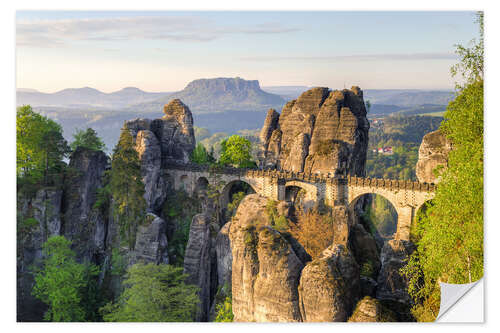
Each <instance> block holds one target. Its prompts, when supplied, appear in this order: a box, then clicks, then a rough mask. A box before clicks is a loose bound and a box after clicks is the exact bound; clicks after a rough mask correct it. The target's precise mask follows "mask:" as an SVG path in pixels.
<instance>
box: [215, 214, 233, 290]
mask: <svg viewBox="0 0 500 333" xmlns="http://www.w3.org/2000/svg"><path fill="white" fill-rule="evenodd" d="M230 230H231V222H228V223H226V224H224V226H223V227H222V228H221V229H220V231H219V233H218V234H217V239H216V240H215V252H216V254H217V281H218V285H219V287H221V286H224V285H226V284H227V285H228V286H229V288H231V275H232V263H233V255H232V252H231V240H230V239H229V232H230Z"/></svg>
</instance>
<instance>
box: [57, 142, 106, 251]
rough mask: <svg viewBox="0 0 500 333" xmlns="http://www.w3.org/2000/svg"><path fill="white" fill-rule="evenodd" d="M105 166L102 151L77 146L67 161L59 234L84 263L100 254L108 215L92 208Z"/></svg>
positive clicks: (102, 248) (103, 247) (101, 182)
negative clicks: (60, 232)
mask: <svg viewBox="0 0 500 333" xmlns="http://www.w3.org/2000/svg"><path fill="white" fill-rule="evenodd" d="M107 167H109V159H108V157H107V156H106V154H104V153H103V152H102V151H94V150H90V149H85V148H81V147H78V148H77V149H76V151H75V152H74V153H73V154H72V155H71V158H70V163H69V174H70V175H69V176H68V177H66V182H65V189H64V191H65V195H64V204H63V206H62V211H63V214H64V215H63V218H64V224H63V228H62V229H63V232H62V234H63V235H64V236H65V237H66V238H67V239H68V240H70V241H72V245H73V248H74V250H75V251H76V253H77V255H78V256H79V257H81V258H84V259H87V260H93V261H95V258H96V257H97V256H99V257H101V258H102V257H103V255H104V250H105V242H106V232H107V224H108V216H106V215H103V214H102V213H101V212H100V211H99V210H98V209H94V204H95V202H96V200H97V189H98V188H100V187H102V186H103V176H104V171H105V170H106V168H107Z"/></svg>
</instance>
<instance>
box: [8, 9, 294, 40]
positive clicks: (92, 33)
mask: <svg viewBox="0 0 500 333" xmlns="http://www.w3.org/2000/svg"><path fill="white" fill-rule="evenodd" d="M16 28H17V29H16V33H17V45H18V46H37V47H55V46H61V45H65V44H68V43H70V42H75V41H104V42H109V41H124V40H141V39H142V40H171V41H179V42H207V41H212V40H215V39H217V38H220V37H221V36H223V35H227V34H282V33H290V32H295V31H298V30H299V29H298V28H296V27H289V26H283V25H281V24H279V23H273V22H269V23H261V24H255V25H254V26H245V27H240V26H221V25H219V24H217V23H216V22H213V21H211V20H208V19H206V18H202V17H194V16H193V17H187V16H186V17H184V16H183V17H176V16H154V17H117V18H92V19H83V18H82V19H64V20H20V21H17V26H16Z"/></svg>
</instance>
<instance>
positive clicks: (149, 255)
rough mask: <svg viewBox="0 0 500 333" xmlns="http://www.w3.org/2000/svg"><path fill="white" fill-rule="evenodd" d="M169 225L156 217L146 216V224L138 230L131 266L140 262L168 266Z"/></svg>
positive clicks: (152, 215)
mask: <svg viewBox="0 0 500 333" xmlns="http://www.w3.org/2000/svg"><path fill="white" fill-rule="evenodd" d="M166 232H167V224H166V223H165V221H164V220H163V219H162V218H160V217H158V216H156V215H154V214H148V215H147V216H146V224H145V225H140V226H139V227H138V229H137V235H136V239H135V247H134V251H133V253H132V259H131V261H130V264H134V263H136V262H138V261H142V262H145V263H155V264H168V262H169V261H168V252H167V246H168V241H167V234H166Z"/></svg>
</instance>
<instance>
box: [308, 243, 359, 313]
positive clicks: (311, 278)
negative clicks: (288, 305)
mask: <svg viewBox="0 0 500 333" xmlns="http://www.w3.org/2000/svg"><path fill="white" fill-rule="evenodd" d="M299 295H300V311H301V315H302V320H303V321H306V322H329V321H346V320H347V318H348V317H349V314H350V313H351V311H352V307H353V306H354V304H355V302H356V300H357V299H358V298H359V295H360V284H359V267H358V265H357V263H356V260H355V259H354V257H353V255H352V254H351V252H350V251H349V250H348V249H347V248H346V247H345V246H343V245H336V244H333V245H331V246H330V247H328V248H327V249H325V250H324V251H323V253H322V254H321V256H320V257H319V258H317V259H315V260H313V261H311V262H309V263H308V264H307V265H306V266H305V267H304V269H303V270H302V274H301V278H300V285H299Z"/></svg>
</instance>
